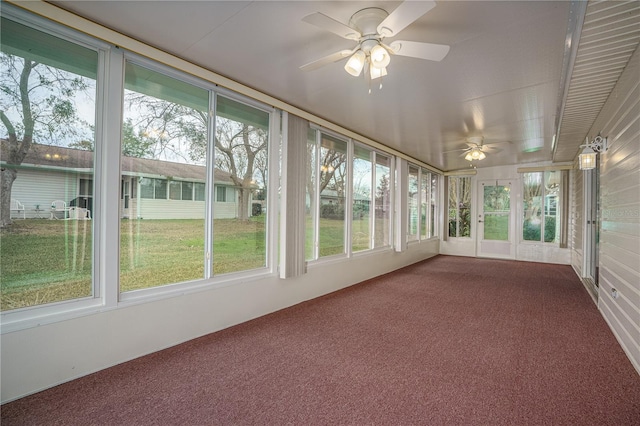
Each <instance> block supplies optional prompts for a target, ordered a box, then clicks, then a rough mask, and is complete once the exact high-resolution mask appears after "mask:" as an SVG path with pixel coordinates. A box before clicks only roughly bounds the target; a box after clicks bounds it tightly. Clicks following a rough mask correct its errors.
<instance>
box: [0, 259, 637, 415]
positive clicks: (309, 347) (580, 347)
mask: <svg viewBox="0 0 640 426" xmlns="http://www.w3.org/2000/svg"><path fill="white" fill-rule="evenodd" d="M159 332H161V330H159ZM1 420H2V425H3V426H5V425H14V424H25V425H35V424H61V425H89V424H94V425H146V424H170V425H205V424H212V425H218V424H219V425H227V424H241V425H244V424H257V425H282V424H292V425H317V424H331V425H334V424H349V425H366V424H380V425H410V424H423V425H541V424H545V425H639V424H640V376H639V375H638V373H637V372H636V371H635V370H634V369H633V367H632V365H631V363H630V362H629V360H628V359H627V358H626V356H625V355H624V353H623V351H622V349H621V348H620V346H619V345H618V343H617V342H616V340H615V338H614V336H613V335H612V333H611V331H610V330H609V328H608V326H607V325H606V323H605V321H604V320H603V318H602V317H601V315H600V313H599V312H598V311H597V309H596V306H595V305H594V304H593V302H592V301H591V299H590V298H589V296H588V294H587V292H586V290H585V289H584V288H583V286H582V284H581V283H580V281H579V280H578V278H577V277H576V275H575V273H574V272H573V270H572V269H571V268H570V267H569V266H563V265H548V264H540V263H527V262H514V261H501V260H487V259H473V258H462V257H451V256H438V257H436V258H433V259H430V260H427V261H424V262H421V263H418V264H416V265H413V266H410V267H407V268H404V269H402V270H399V271H396V272H393V273H391V274H388V275H385V276H382V277H378V278H376V279H373V280H370V281H368V282H366V283H362V284H360V285H357V286H354V287H351V288H349V289H346V290H343V291H339V292H336V293H333V294H331V295H328V296H325V297H322V298H319V299H316V300H312V301H310V302H306V303H303V304H300V305H297V306H295V307H293V308H289V309H286V310H283V311H280V312H277V313H275V314H271V315H268V316H266V317H262V318H259V319H257V320H254V321H250V322H248V323H245V324H242V325H239V326H236V327H232V328H229V329H227V330H223V331H221V332H218V333H214V334H210V335H208V336H205V337H202V338H199V339H196V340H193V341H190V342H187V343H185V344H182V345H178V346H175V347H173V348H170V349H167V350H164V351H161V352H158V353H155V354H152V355H148V356H145V357H142V358H139V359H136V360H134V361H130V362H127V363H125V364H121V365H118V366H116V367H113V368H109V369H107V370H103V371H101V372H98V373H96V374H92V375H90V376H86V377H84V378H81V379H78V380H75V381H73V382H70V383H66V384H64V385H61V386H57V387H55V388H52V389H49V390H46V391H44V392H40V393H38V394H35V395H32V396H29V397H26V398H23V399H20V400H17V401H14V402H11V403H8V404H5V405H4V406H2V415H1Z"/></svg>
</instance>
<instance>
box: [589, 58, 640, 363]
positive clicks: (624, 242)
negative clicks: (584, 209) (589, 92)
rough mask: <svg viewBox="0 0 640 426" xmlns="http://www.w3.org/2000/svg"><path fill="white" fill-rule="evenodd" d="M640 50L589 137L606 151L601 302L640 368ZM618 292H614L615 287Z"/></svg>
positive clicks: (602, 180)
mask: <svg viewBox="0 0 640 426" xmlns="http://www.w3.org/2000/svg"><path fill="white" fill-rule="evenodd" d="M639 75H640V52H639V51H638V50H637V49H636V52H635V53H634V55H633V57H632V58H631V61H630V62H629V64H628V65H627V68H626V69H625V71H624V73H623V74H622V76H621V77H620V80H619V81H618V83H617V85H616V87H615V88H614V90H613V92H612V94H611V96H610V97H609V99H608V100H607V102H606V104H605V106H604V107H603V109H602V111H601V113H600V115H599V116H598V118H597V119H596V122H595V124H594V126H593V127H592V131H591V132H590V133H589V137H590V138H592V137H594V136H596V135H597V133H598V132H601V134H602V135H603V136H606V137H608V141H609V144H610V147H609V150H608V152H606V153H605V154H602V155H601V168H600V194H601V195H600V197H601V199H600V203H601V204H600V206H601V211H600V214H601V218H602V222H601V223H602V225H601V226H602V227H601V230H600V253H599V254H600V264H599V266H600V281H599V284H600V287H599V293H598V308H599V309H600V311H601V312H602V315H603V316H604V318H605V319H606V321H607V323H608V324H609V326H610V327H611V329H612V330H613V333H614V334H615V336H616V338H617V339H618V341H619V342H620V344H621V345H622V347H623V349H624V350H625V352H626V353H627V355H628V356H629V358H630V359H631V362H632V363H633V365H634V366H635V368H636V370H638V372H639V373H640V80H639V79H638V76H639ZM614 288H615V289H616V290H617V292H618V297H617V298H614V296H613V294H612V293H613V289H614Z"/></svg>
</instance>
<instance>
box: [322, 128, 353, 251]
mask: <svg viewBox="0 0 640 426" xmlns="http://www.w3.org/2000/svg"><path fill="white" fill-rule="evenodd" d="M319 160H320V176H319V180H320V225H319V232H320V234H319V238H318V243H319V256H320V257H322V256H330V255H334V254H341V253H344V251H345V250H344V238H345V223H344V221H345V208H344V207H345V193H346V188H347V143H346V142H345V141H342V140H339V139H336V138H333V137H331V136H328V135H325V134H322V140H321V143H320V158H319Z"/></svg>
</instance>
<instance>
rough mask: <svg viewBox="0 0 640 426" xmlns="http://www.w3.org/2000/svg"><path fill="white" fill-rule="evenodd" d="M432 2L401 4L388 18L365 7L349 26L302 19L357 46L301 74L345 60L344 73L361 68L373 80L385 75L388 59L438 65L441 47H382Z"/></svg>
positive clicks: (444, 49) (318, 16)
mask: <svg viewBox="0 0 640 426" xmlns="http://www.w3.org/2000/svg"><path fill="white" fill-rule="evenodd" d="M435 5H436V3H435V2H434V1H405V2H403V3H401V4H400V6H398V7H397V8H396V9H395V10H394V11H393V12H391V14H389V13H387V11H386V10H384V9H380V8H377V7H369V8H366V9H362V10H360V11H358V12H356V13H355V14H354V15H353V16H352V17H351V19H350V20H349V25H345V24H343V23H342V22H339V21H336V20H335V19H333V18H330V17H329V16H327V15H325V14H323V13H320V12H316V13H312V14H311V15H308V16H305V17H304V18H302V20H303V21H304V22H307V23H309V24H312V25H315V26H317V27H319V28H322V29H323V30H326V31H329V32H332V33H334V34H337V35H339V36H340V37H343V38H346V39H348V40H353V41H355V42H356V43H357V44H356V46H355V47H354V48H353V49H351V50H349V49H345V50H340V51H338V52H335V53H332V54H330V55H327V56H325V57H323V58H320V59H317V60H315V61H312V62H309V63H308V64H305V65H303V66H301V67H300V69H301V70H303V71H312V70H315V69H318V68H320V67H323V66H325V65H328V64H330V63H333V62H337V61H339V60H341V59H344V58H347V57H349V60H348V61H347V63H346V65H345V67H344V68H345V70H346V71H347V72H348V73H349V74H351V75H353V76H355V77H357V76H359V75H360V74H361V72H362V70H363V68H364V67H365V65H368V66H369V69H368V70H367V71H368V74H365V75H369V76H370V78H371V79H372V80H373V79H375V78H379V77H383V76H385V75H387V70H386V67H387V65H389V62H390V61H391V58H390V55H399V56H409V57H412V58H419V59H427V60H431V61H441V60H442V59H444V57H445V56H446V55H447V53H449V46H447V45H443V44H432V43H422V42H417V41H405V40H394V41H393V42H391V43H389V44H385V43H384V42H383V40H384V39H385V38H393V37H395V36H396V35H398V33H399V32H400V31H402V30H403V29H405V28H406V27H407V26H408V25H410V24H411V23H413V22H414V21H415V20H416V19H418V18H419V17H421V16H422V15H424V14H425V13H427V12H428V11H430V10H431V9H433V8H434V7H435Z"/></svg>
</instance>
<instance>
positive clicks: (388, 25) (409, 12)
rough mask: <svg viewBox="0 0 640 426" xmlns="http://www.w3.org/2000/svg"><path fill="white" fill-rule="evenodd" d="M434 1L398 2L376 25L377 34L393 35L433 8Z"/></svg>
mask: <svg viewBox="0 0 640 426" xmlns="http://www.w3.org/2000/svg"><path fill="white" fill-rule="evenodd" d="M435 5H436V2H435V1H405V2H403V3H400V6H398V7H397V8H396V9H395V10H394V11H393V12H391V14H390V15H389V16H387V17H386V18H385V19H384V21H382V22H381V23H380V25H378V34H380V35H381V36H383V37H394V36H396V35H398V33H399V32H400V31H402V30H403V29H405V28H406V27H407V26H409V24H411V23H412V22H414V21H415V20H416V19H418V18H419V17H421V16H422V15H424V14H425V13H427V12H428V11H430V10H431V9H433V8H434V7H435Z"/></svg>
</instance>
